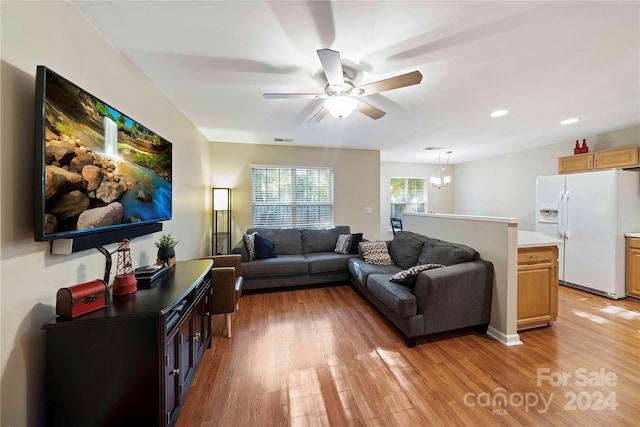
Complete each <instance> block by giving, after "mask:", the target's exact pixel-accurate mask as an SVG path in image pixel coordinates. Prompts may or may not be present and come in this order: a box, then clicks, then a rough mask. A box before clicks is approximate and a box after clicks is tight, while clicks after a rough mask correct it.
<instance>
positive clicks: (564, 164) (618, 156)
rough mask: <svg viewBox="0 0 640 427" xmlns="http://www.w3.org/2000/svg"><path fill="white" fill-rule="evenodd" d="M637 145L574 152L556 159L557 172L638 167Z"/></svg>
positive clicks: (639, 162)
mask: <svg viewBox="0 0 640 427" xmlns="http://www.w3.org/2000/svg"><path fill="white" fill-rule="evenodd" d="M639 154H640V153H639V152H638V146H637V145H633V146H630V147H623V148H615V149H612V150H602V151H596V152H594V153H585V154H576V155H574V156H566V157H560V158H559V159H558V173H561V174H563V173H575V172H589V171H594V170H606V169H613V168H621V169H625V168H636V167H640V156H639Z"/></svg>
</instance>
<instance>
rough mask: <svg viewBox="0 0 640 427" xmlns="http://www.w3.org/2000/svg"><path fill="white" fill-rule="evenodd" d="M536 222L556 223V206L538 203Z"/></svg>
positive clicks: (554, 204) (555, 204)
mask: <svg viewBox="0 0 640 427" xmlns="http://www.w3.org/2000/svg"><path fill="white" fill-rule="evenodd" d="M538 222H550V223H553V224H557V223H558V204H557V203H540V204H539V205H538Z"/></svg>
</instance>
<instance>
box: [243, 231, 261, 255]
mask: <svg viewBox="0 0 640 427" xmlns="http://www.w3.org/2000/svg"><path fill="white" fill-rule="evenodd" d="M256 234H258V232H257V231H254V232H253V233H251V234H245V235H244V236H242V240H244V245H245V246H246V247H247V251H248V252H249V261H253V260H254V259H255V258H256Z"/></svg>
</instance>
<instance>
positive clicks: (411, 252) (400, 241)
mask: <svg viewBox="0 0 640 427" xmlns="http://www.w3.org/2000/svg"><path fill="white" fill-rule="evenodd" d="M426 240H427V238H426V237H424V236H420V235H419V234H415V233H412V232H410V231H397V232H396V234H395V236H393V240H392V241H391V243H390V244H389V255H391V259H392V260H393V263H394V264H396V265H398V266H400V267H401V268H403V269H406V268H409V267H412V266H414V265H416V263H417V262H418V257H419V256H420V254H421V253H422V245H423V244H424V242H425V241H426Z"/></svg>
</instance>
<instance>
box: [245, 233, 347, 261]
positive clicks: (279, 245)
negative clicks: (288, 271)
mask: <svg viewBox="0 0 640 427" xmlns="http://www.w3.org/2000/svg"><path fill="white" fill-rule="evenodd" d="M254 231H257V232H258V234H260V235H261V236H262V237H264V238H266V239H267V240H269V241H270V242H271V243H272V244H273V246H274V248H275V250H276V253H277V254H278V255H300V254H302V242H301V239H300V230H298V229H297V228H262V227H261V228H250V229H249V230H247V233H252V232H254ZM333 243H334V244H335V242H333Z"/></svg>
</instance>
